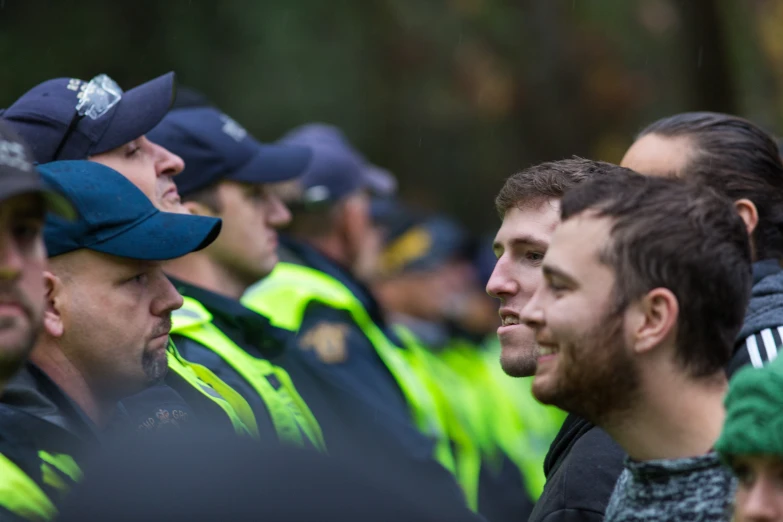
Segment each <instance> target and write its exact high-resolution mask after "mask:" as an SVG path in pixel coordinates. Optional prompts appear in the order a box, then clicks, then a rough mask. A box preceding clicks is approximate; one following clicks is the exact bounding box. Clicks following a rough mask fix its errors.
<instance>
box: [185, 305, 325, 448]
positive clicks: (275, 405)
mask: <svg viewBox="0 0 783 522" xmlns="http://www.w3.org/2000/svg"><path fill="white" fill-rule="evenodd" d="M171 320H172V328H171V333H172V334H177V335H181V336H183V337H187V338H189V339H192V340H194V341H196V342H197V343H199V344H201V345H203V346H204V347H205V348H207V349H209V350H211V351H213V352H215V353H216V354H217V355H219V356H220V357H221V358H222V359H223V360H224V361H225V362H226V363H227V364H228V365H229V366H231V367H232V368H233V369H234V371H236V372H237V373H238V374H239V375H241V376H242V377H243V378H244V379H245V380H246V381H247V382H248V384H250V386H252V387H253V389H254V390H255V391H256V393H258V395H259V396H260V397H261V399H262V400H263V401H264V404H265V405H266V407H267V409H268V411H269V415H270V417H271V418H272V424H273V425H274V427H275V431H276V433H277V436H278V438H279V439H280V441H281V442H284V443H288V444H293V445H296V446H304V439H303V438H302V433H304V436H305V437H307V439H308V440H309V442H310V443H311V444H312V445H313V446H314V447H315V448H316V449H318V450H319V451H326V444H325V443H324V438H323V434H322V433H321V427H320V426H319V425H318V421H316V419H315V417H314V416H313V414H312V413H311V412H310V408H308V407H307V404H305V402H304V400H303V399H302V397H301V396H300V395H299V393H298V392H297V391H296V388H295V387H294V384H293V383H292V382H291V378H290V377H289V375H288V373H287V372H286V371H285V370H283V369H282V368H279V367H277V366H275V365H273V364H272V363H270V362H269V361H267V360H265V359H257V358H255V357H253V356H251V355H250V354H248V353H247V352H246V351H245V350H243V349H242V348H240V347H239V346H238V345H237V344H236V343H235V342H234V341H232V340H231V338H229V337H228V336H227V335H226V334H225V333H223V332H222V331H221V330H220V329H219V328H218V327H216V326H215V325H214V324H213V323H212V314H210V313H209V311H208V310H207V309H206V308H204V306H203V305H202V304H201V303H199V302H198V301H196V300H195V299H193V298H190V297H185V298H184V304H183V305H182V308H180V309H179V310H175V311H174V312H173V313H172V314H171ZM270 379H272V381H270ZM274 381H277V383H279V385H278V386H273V384H272V382H274Z"/></svg>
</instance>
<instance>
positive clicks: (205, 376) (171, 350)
mask: <svg viewBox="0 0 783 522" xmlns="http://www.w3.org/2000/svg"><path fill="white" fill-rule="evenodd" d="M168 362H169V371H172V372H174V373H176V374H177V375H179V376H180V377H181V378H182V379H184V380H185V381H186V382H187V383H188V384H190V385H191V386H192V387H193V388H194V389H195V390H196V391H198V392H199V393H200V394H201V395H202V396H203V397H204V398H205V399H207V400H209V401H211V402H212V403H214V404H216V405H217V406H218V407H219V408H220V409H221V410H222V411H223V412H224V413H225V414H226V416H227V417H228V419H229V421H230V422H231V425H232V427H233V428H234V432H235V433H236V434H237V435H239V436H243V437H244V436H249V437H252V438H254V439H258V438H259V437H258V426H257V425H256V417H255V415H254V414H253V410H252V409H251V408H250V405H249V404H248V403H247V401H246V400H245V399H244V397H242V396H241V395H240V394H239V393H237V392H236V391H235V390H234V389H233V388H232V387H231V386H229V385H228V384H226V383H224V382H223V381H222V380H221V379H220V378H219V377H218V376H217V375H215V374H214V373H212V371H210V370H209V369H208V368H206V367H204V366H202V365H200V364H196V363H192V362H190V361H187V360H185V359H184V358H183V357H182V355H180V353H179V352H178V351H177V348H176V347H175V346H174V343H172V342H170V343H169V347H168Z"/></svg>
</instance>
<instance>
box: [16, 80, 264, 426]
mask: <svg viewBox="0 0 783 522" xmlns="http://www.w3.org/2000/svg"><path fill="white" fill-rule="evenodd" d="M174 91H175V89H174V73H168V74H165V75H163V76H160V77H158V78H155V79H153V80H150V81H149V82H147V83H145V84H142V85H140V86H138V87H135V88H133V89H130V90H128V91H127V92H124V91H123V90H122V89H121V88H120V87H119V86H118V85H117V84H116V83H115V82H114V81H113V80H112V79H111V78H109V77H108V76H106V75H103V74H101V75H98V76H96V77H95V78H93V79H92V80H90V81H89V82H87V81H82V80H79V79H76V78H57V79H53V80H47V81H45V82H43V83H41V84H39V85H37V86H35V87H33V88H32V89H30V90H29V91H28V92H26V93H25V94H23V95H22V96H21V97H20V98H19V99H18V100H16V101H15V102H14V103H13V104H12V105H11V106H10V107H9V108H8V109H6V110H5V111H3V113H2V117H3V118H4V119H6V120H7V121H8V122H9V123H11V125H12V126H13V127H14V128H15V129H16V130H17V131H18V132H19V133H21V134H22V135H23V136H24V137H25V138H26V140H27V141H28V142H29V143H30V144H31V145H32V147H33V150H34V154H35V159H36V160H37V161H38V162H40V163H46V162H50V161H55V160H63V159H65V160H68V159H79V160H84V159H89V160H91V161H95V162H97V163H101V164H103V165H106V166H108V167H111V168H113V169H114V170H116V171H117V172H119V173H120V174H122V175H123V176H125V177H126V178H127V179H128V180H130V181H131V182H132V183H133V184H134V185H136V186H137V187H138V188H139V189H140V190H141V191H142V192H143V193H144V194H145V195H146V196H147V197H148V198H149V199H150V200H151V201H152V202H153V204H154V205H155V206H156V207H157V208H158V209H160V210H163V211H167V212H177V213H188V211H187V209H185V207H183V206H182V204H181V202H180V197H179V194H178V193H177V189H176V185H175V184H174V180H173V176H175V175H177V174H179V173H180V172H182V169H183V168H184V164H183V162H182V159H181V158H179V157H178V156H176V155H174V154H172V153H171V152H169V151H168V150H166V149H165V148H163V147H161V146H159V145H156V144H154V143H153V142H151V141H150V140H148V139H147V138H146V137H145V134H146V133H147V132H148V131H149V130H151V129H152V128H153V127H154V126H155V125H157V124H158V123H159V122H160V120H161V119H162V118H163V116H165V114H166V113H167V112H168V110H169V108H170V106H171V104H172V100H173V98H174ZM169 367H170V370H171V371H170V372H169V373H168V375H167V377H166V381H165V382H166V385H165V386H164V385H161V386H156V387H153V388H150V389H148V390H146V391H145V392H144V393H142V394H140V395H138V396H134V397H132V398H128V399H126V400H125V401H124V408H125V410H126V411H127V412H128V414H129V415H130V416H131V417H132V418H133V419H134V423H135V424H136V425H137V426H138V427H140V428H142V430H143V431H149V432H154V431H157V430H158V429H160V428H161V427H164V428H168V427H171V423H169V422H165V421H168V420H169V417H170V416H171V415H172V414H173V413H172V412H175V411H181V412H184V413H183V415H182V416H181V418H180V419H179V422H178V423H177V426H179V427H185V426H187V425H188V422H187V421H186V420H185V419H188V420H192V419H193V418H194V417H195V416H199V417H203V418H204V419H203V420H205V421H207V422H209V423H210V424H215V425H219V426H223V427H225V428H226V429H232V430H234V432H235V433H237V434H239V435H254V434H255V432H256V429H255V419H254V418H253V417H252V412H251V411H250V408H249V406H248V405H247V402H246V401H245V400H244V399H243V398H242V396H241V395H239V394H238V393H237V392H235V391H234V390H232V389H231V387H230V386H228V385H226V384H225V383H223V382H222V381H221V380H220V379H219V378H218V377H217V376H215V375H214V374H212V372H210V371H209V370H208V369H206V368H203V367H200V366H198V365H195V364H192V363H190V362H189V361H187V360H186V359H184V358H183V357H182V356H181V355H180V354H179V353H178V352H177V350H176V348H175V347H174V345H171V346H170V347H169ZM33 384H34V383H32V382H18V383H15V387H17V388H19V392H20V393H24V392H25V390H28V389H29V388H30V387H31V386H32V385H33ZM175 390H176V391H175ZM218 390H220V391H218ZM194 413H195V415H194ZM167 415H168V417H167ZM159 417H162V418H159Z"/></svg>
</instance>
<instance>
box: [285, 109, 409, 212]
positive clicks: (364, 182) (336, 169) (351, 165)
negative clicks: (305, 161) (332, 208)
mask: <svg viewBox="0 0 783 522" xmlns="http://www.w3.org/2000/svg"><path fill="white" fill-rule="evenodd" d="M280 142H281V143H290V144H294V145H304V146H308V147H311V148H312V149H313V161H312V162H311V163H310V167H309V168H308V169H307V172H306V173H305V174H304V176H302V189H303V193H302V203H303V204H304V205H305V206H307V205H308V204H313V203H335V202H337V201H340V200H341V199H343V198H344V197H346V196H348V195H350V194H352V193H354V192H357V191H359V190H362V189H367V190H369V191H370V192H372V193H374V194H377V195H391V194H393V193H394V192H395V191H396V190H397V180H396V179H395V178H394V176H392V175H391V174H390V173H389V172H388V171H386V170H384V169H381V168H380V167H377V166H375V165H372V164H371V163H369V162H368V161H367V160H366V159H365V158H364V156H362V155H361V154H360V153H359V152H358V151H357V150H356V149H355V148H354V147H353V146H351V144H350V143H349V142H348V139H347V138H346V137H345V135H344V134H343V133H342V132H341V131H340V130H339V129H338V128H337V127H334V126H332V125H327V124H324V123H310V124H307V125H302V126H301V127H297V128H296V129H294V130H292V131H290V132H289V133H288V134H286V135H285V136H284V137H283V138H282V139H281V140H280Z"/></svg>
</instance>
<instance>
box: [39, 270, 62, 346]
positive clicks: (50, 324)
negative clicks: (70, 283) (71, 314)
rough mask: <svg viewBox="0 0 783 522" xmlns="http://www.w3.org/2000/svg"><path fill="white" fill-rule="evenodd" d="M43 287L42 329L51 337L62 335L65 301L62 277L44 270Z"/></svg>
mask: <svg viewBox="0 0 783 522" xmlns="http://www.w3.org/2000/svg"><path fill="white" fill-rule="evenodd" d="M43 277H44V289H45V292H46V308H45V309H44V317H43V323H44V330H46V333H47V334H49V335H50V336H52V337H56V338H58V337H62V335H63V333H64V332H65V324H64V322H63V313H62V312H63V310H64V308H65V303H66V301H67V298H66V292H65V285H64V284H63V281H62V279H60V278H59V277H57V276H56V275H54V274H53V273H52V272H49V271H44V273H43Z"/></svg>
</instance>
